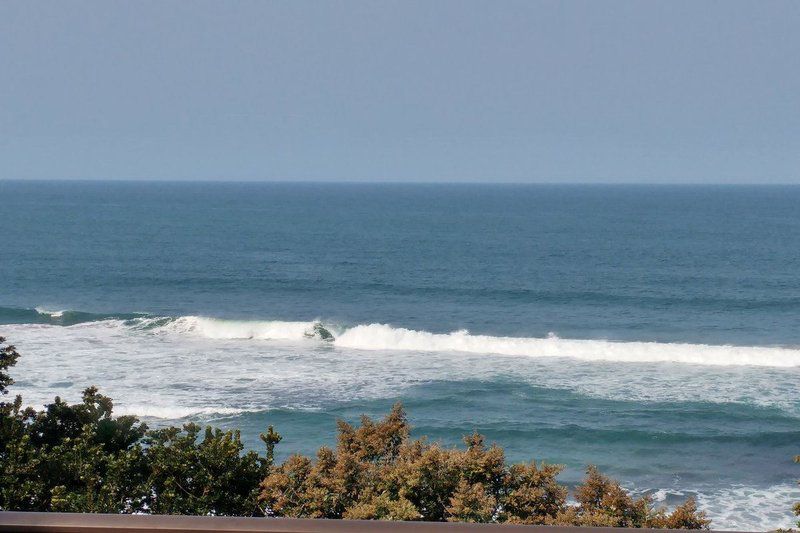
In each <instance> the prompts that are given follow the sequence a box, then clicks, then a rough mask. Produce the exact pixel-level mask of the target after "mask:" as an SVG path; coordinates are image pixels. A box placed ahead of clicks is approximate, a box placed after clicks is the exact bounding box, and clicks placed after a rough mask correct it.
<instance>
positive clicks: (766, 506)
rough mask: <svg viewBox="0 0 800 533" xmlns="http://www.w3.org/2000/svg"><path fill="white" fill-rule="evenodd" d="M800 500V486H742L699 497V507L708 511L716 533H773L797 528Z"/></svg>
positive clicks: (703, 494)
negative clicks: (721, 532) (722, 532)
mask: <svg viewBox="0 0 800 533" xmlns="http://www.w3.org/2000/svg"><path fill="white" fill-rule="evenodd" d="M797 501H800V488H798V486H797V485H773V486H771V487H764V488H761V487H748V486H744V485H738V486H734V487H731V488H726V489H721V490H717V491H713V492H709V493H703V492H701V493H699V494H697V506H698V508H699V509H700V510H702V511H705V512H706V513H707V514H708V517H709V518H711V520H712V523H711V525H712V527H713V528H714V529H716V530H721V529H728V530H739V531H773V530H775V529H779V528H783V529H789V528H792V527H795V526H796V525H797V517H795V516H794V514H793V513H792V506H793V505H794V503H795V502H797Z"/></svg>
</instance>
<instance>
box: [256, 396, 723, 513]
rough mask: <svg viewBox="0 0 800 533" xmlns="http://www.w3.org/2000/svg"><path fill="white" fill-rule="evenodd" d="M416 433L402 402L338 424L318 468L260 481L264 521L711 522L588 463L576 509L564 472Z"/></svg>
mask: <svg viewBox="0 0 800 533" xmlns="http://www.w3.org/2000/svg"><path fill="white" fill-rule="evenodd" d="M409 429H410V428H409V425H408V422H407V420H406V416H405V413H404V411H403V409H402V406H401V405H400V404H397V405H395V406H394V407H393V408H392V410H391V412H390V413H389V414H388V415H387V416H386V418H385V419H384V420H383V421H381V422H374V421H372V420H370V419H369V418H367V417H362V420H361V426H360V427H358V428H354V427H353V426H351V425H349V424H347V423H345V422H339V438H338V444H337V446H336V449H335V450H332V449H330V448H324V447H323V448H320V450H319V451H318V452H317V458H316V461H314V460H312V459H310V458H308V457H303V456H300V455H293V456H292V457H290V458H289V459H287V460H286V462H284V463H283V464H281V465H279V466H277V467H275V468H274V469H273V470H272V472H271V473H270V475H269V476H267V478H266V479H265V480H264V481H263V483H262V484H261V496H260V498H261V501H262V502H263V504H264V505H265V510H266V512H267V514H268V515H271V516H288V517H298V518H299V517H306V518H359V519H370V520H428V521H444V520H447V521H458V522H508V523H517V524H549V525H580V526H618V527H654V528H674V529H707V528H708V526H709V523H710V521H709V520H708V519H706V517H705V515H704V513H702V512H698V510H697V507H696V505H695V503H694V501H693V500H687V502H686V503H684V504H683V505H681V506H679V507H678V508H677V509H675V510H674V511H673V512H672V513H667V512H666V511H665V510H663V509H655V508H654V507H653V504H652V500H651V498H649V497H648V496H644V497H642V498H639V499H634V498H632V497H631V496H630V494H628V493H627V492H626V491H625V490H624V489H623V488H622V487H621V486H620V485H619V483H617V482H616V481H613V480H611V479H609V478H607V477H605V476H603V475H601V474H600V473H599V472H598V471H597V469H596V468H594V467H591V466H590V467H589V469H588V471H587V476H586V479H585V480H584V482H583V484H581V485H580V486H579V487H578V488H577V489H576V491H575V498H576V500H577V505H570V504H569V503H568V502H567V493H568V491H567V488H566V487H564V486H562V485H559V484H558V483H557V481H556V477H557V476H558V474H559V473H560V472H561V470H562V467H561V466H559V465H548V464H545V463H540V464H537V463H536V462H531V463H528V464H513V465H507V464H506V461H505V457H504V454H503V450H502V449H501V448H499V447H497V446H494V445H492V446H486V444H485V442H484V438H483V437H482V436H481V435H478V434H473V435H469V436H467V437H465V438H464V443H465V445H466V447H465V449H463V450H461V449H455V448H452V449H451V448H443V447H441V446H440V445H438V444H430V443H428V442H427V441H425V440H424V439H421V440H411V439H410V438H409Z"/></svg>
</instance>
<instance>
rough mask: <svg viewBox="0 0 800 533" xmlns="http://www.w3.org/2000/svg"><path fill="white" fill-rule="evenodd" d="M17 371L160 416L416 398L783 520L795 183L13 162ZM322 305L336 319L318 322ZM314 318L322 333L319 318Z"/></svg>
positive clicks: (10, 253) (310, 416) (797, 274)
mask: <svg viewBox="0 0 800 533" xmlns="http://www.w3.org/2000/svg"><path fill="white" fill-rule="evenodd" d="M0 200H2V204H0V205H2V216H0V335H4V336H7V337H9V339H10V340H11V341H13V342H14V343H15V344H16V345H17V347H18V348H19V349H20V351H21V352H22V354H23V357H22V359H21V361H20V363H19V365H18V366H17V368H16V369H15V377H16V379H17V384H16V385H15V386H14V389H15V390H16V392H19V393H22V394H23V396H24V398H25V399H26V401H28V402H29V403H33V404H41V403H44V402H45V401H47V400H48V399H51V398H52V397H53V396H55V395H57V394H58V395H61V396H62V397H66V398H69V399H76V398H77V397H78V396H79V393H80V390H81V389H82V388H83V387H85V386H88V385H91V384H96V385H99V386H100V387H101V388H102V389H103V390H104V391H105V392H106V393H108V394H109V395H111V396H112V397H113V398H114V399H115V400H116V405H117V407H118V409H119V412H126V413H135V414H138V415H140V416H142V417H144V418H145V419H146V420H148V422H150V423H155V424H160V423H176V422H180V421H182V420H187V419H195V420H201V421H209V422H213V423H215V424H219V425H223V426H226V427H234V426H237V427H241V428H242V430H243V434H244V436H245V438H246V440H247V442H248V443H249V444H250V445H252V446H254V447H256V446H258V439H257V435H258V433H259V432H260V431H262V430H263V429H264V427H265V426H266V425H267V424H274V425H275V426H276V427H277V429H278V430H279V431H280V432H281V433H282V434H283V435H284V437H285V438H284V441H283V442H282V443H281V444H280V445H279V451H282V453H284V454H285V453H288V452H290V451H303V452H306V453H311V452H312V451H313V450H314V449H315V448H316V447H318V446H319V445H321V444H328V443H331V442H332V441H333V439H334V438H335V423H334V422H335V419H336V418H337V417H343V418H346V419H349V420H354V419H356V418H357V417H358V415H360V414H361V413H367V414H370V415H376V416H377V415H380V414H381V413H384V412H386V411H387V410H388V408H389V407H390V406H391V404H392V402H394V401H396V400H402V401H403V402H404V404H405V405H406V407H407V409H408V411H409V415H410V418H411V421H412V423H413V424H414V426H415V434H416V435H428V436H430V437H431V438H434V439H438V440H441V441H443V442H445V443H448V444H454V443H457V442H458V441H459V439H460V437H461V436H462V435H463V434H466V433H469V432H471V431H473V430H475V429H477V430H479V431H481V432H484V433H485V434H486V435H487V436H488V438H489V440H491V441H494V442H497V443H498V444H500V445H502V446H504V447H505V449H506V451H507V454H508V456H509V458H510V459H511V460H528V459H531V458H536V459H545V460H547V461H549V462H558V463H563V464H566V465H567V467H568V468H567V470H566V471H565V473H564V474H563V475H562V479H563V480H564V481H565V482H568V483H574V482H575V481H577V480H578V479H579V478H580V476H581V469H582V468H583V466H584V465H585V464H587V463H594V464H598V465H599V466H600V467H601V468H602V469H603V470H604V471H607V472H608V473H610V474H613V475H614V476H617V477H618V478H620V479H621V480H622V481H623V482H624V483H625V484H626V486H628V487H630V488H631V489H634V490H637V491H651V492H653V493H654V494H655V495H656V496H657V498H659V499H662V500H663V501H664V502H665V503H666V504H671V503H674V502H675V501H677V500H678V499H679V498H681V497H685V496H686V495H688V494H693V495H696V496H697V497H698V498H699V500H700V503H701V505H702V506H703V507H704V508H706V509H707V510H708V511H709V513H710V514H711V515H712V517H713V518H714V520H715V526H716V527H722V528H767V527H773V528H774V527H778V526H788V525H790V524H791V522H792V519H791V509H790V508H791V502H792V501H794V500H799V499H800V491H798V490H797V489H796V487H795V485H794V480H795V478H798V477H800V468H799V467H797V466H795V465H793V463H792V457H793V456H794V455H796V454H797V453H800V387H798V385H800V187H777V186H774V187H745V186H738V187H722V186H577V185H575V186H555V185H420V184H407V185H400V184H374V185H367V184H278V183H274V184H256V183H224V184H223V183H161V182H139V183H134V182H56V181H53V182H14V181H0ZM315 324H316V325H319V326H321V327H323V328H325V330H327V331H330V332H331V333H332V334H333V336H334V337H335V340H333V341H332V342H331V341H326V340H323V339H321V338H319V335H318V333H315ZM317 331H318V330H317Z"/></svg>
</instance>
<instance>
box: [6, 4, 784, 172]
mask: <svg viewBox="0 0 800 533" xmlns="http://www.w3.org/2000/svg"><path fill="white" fill-rule="evenodd" d="M0 179H170V180H193V179H194V180H313V181H317V180H332V181H340V180H343V181H423V182H428V181H448V182H451V181H469V182H472V181H481V182H547V183H563V182H579V183H595V182H602V183H605V182H623V183H629V182H637V183H665V182H666V183H800V2H797V1H794V0H791V1H770V0H759V1H749V2H743V1H738V0H725V1H711V0H706V1H702V2H698V1H694V0H691V1H681V0H670V1H656V0H649V1H641V0H630V1H612V0H605V1H595V0H586V1H580V0H569V1H567V0H560V1H536V0H525V1H514V0H487V1H473V0H456V1H451V0H434V1H430V0H426V1H414V0H403V1H398V2H395V1H391V0H373V1H334V0H325V1H322V0H320V1H308V0H307V1H302V0H298V1H280V2H278V1H267V0H259V1H247V0H237V1H230V2H222V1H213V2H210V1H203V0H193V1H183V2H179V1H166V2H164V1H147V0H142V1H136V2H134V1H129V2H122V1H114V0H112V1H108V0H98V1H78V0H73V1H68V2H64V1H61V0H59V1H54V2H42V1H38V2H37V1H34V2H29V1H13V0H2V1H0Z"/></svg>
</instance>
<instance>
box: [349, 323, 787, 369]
mask: <svg viewBox="0 0 800 533" xmlns="http://www.w3.org/2000/svg"><path fill="white" fill-rule="evenodd" d="M335 344H336V345H337V346H342V347H348V348H354V349H362V350H409V351H423V352H468V353H486V354H498V355H513V356H527V357H571V358H574V359H582V360H586V361H617V362H628V363H651V362H674V363H689V364H700V365H752V366H777V367H793V366H800V350H797V349H791V348H779V347H758V346H714V345H708V344H683V343H661V342H616V341H608V340H578V339H562V338H559V337H557V336H555V335H548V336H547V337H546V338H531V337H493V336H489V335H471V334H470V333H469V332H467V331H466V330H460V331H455V332H453V333H429V332H427V331H416V330H411V329H405V328H393V327H391V326H389V325H386V324H370V325H363V326H356V327H354V328H351V329H348V330H347V331H345V332H344V333H343V334H342V335H340V336H339V337H338V338H337V339H336V341H335Z"/></svg>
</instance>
